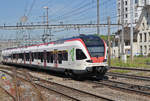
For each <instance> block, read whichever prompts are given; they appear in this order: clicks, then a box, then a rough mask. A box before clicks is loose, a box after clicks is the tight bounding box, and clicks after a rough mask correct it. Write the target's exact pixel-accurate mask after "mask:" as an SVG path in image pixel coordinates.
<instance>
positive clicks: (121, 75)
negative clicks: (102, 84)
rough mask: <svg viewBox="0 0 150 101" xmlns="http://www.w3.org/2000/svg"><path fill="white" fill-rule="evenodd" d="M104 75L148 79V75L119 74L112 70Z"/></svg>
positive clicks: (149, 78)
mask: <svg viewBox="0 0 150 101" xmlns="http://www.w3.org/2000/svg"><path fill="white" fill-rule="evenodd" d="M106 75H107V76H115V77H120V78H129V79H136V80H143V81H150V77H146V76H136V75H129V74H121V73H112V72H107V73H106Z"/></svg>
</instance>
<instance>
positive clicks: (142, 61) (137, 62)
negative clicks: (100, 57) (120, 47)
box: [111, 57, 150, 68]
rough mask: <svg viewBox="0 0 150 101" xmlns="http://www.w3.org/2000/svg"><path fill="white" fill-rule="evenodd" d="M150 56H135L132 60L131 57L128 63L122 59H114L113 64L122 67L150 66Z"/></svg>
mask: <svg viewBox="0 0 150 101" xmlns="http://www.w3.org/2000/svg"><path fill="white" fill-rule="evenodd" d="M148 64H150V57H134V60H133V61H131V59H130V58H128V59H127V63H124V62H122V61H120V60H119V59H112V60H111V66H120V67H135V68H136V67H137V68H138V67H139V68H140V67H144V68H150V65H148Z"/></svg>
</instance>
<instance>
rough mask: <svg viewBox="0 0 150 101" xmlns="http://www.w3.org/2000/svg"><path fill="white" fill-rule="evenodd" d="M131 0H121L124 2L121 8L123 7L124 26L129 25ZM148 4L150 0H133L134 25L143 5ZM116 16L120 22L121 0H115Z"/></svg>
mask: <svg viewBox="0 0 150 101" xmlns="http://www.w3.org/2000/svg"><path fill="white" fill-rule="evenodd" d="M130 1H131V0H123V2H124V4H123V9H124V23H125V26H126V27H130V22H131V20H130V16H131V2H130ZM149 4H150V0H133V5H134V13H133V16H134V21H133V23H134V25H133V26H135V25H136V23H137V22H138V20H139V17H140V15H141V13H142V9H143V7H144V5H149ZM117 8H118V9H117V16H118V22H121V17H120V15H121V0H117Z"/></svg>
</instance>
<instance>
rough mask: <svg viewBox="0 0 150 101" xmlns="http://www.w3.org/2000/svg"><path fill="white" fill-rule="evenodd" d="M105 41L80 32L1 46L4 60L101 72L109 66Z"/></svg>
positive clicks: (79, 73)
mask: <svg viewBox="0 0 150 101" xmlns="http://www.w3.org/2000/svg"><path fill="white" fill-rule="evenodd" d="M106 55H107V46H106V43H105V42H104V41H103V40H102V39H101V38H99V37H98V36H95V35H80V36H78V37H72V38H68V39H62V40H58V41H54V42H50V43H44V44H39V45H32V46H26V47H18V48H12V49H5V50H2V57H3V61H2V62H3V63H4V64H14V65H22V66H28V67H35V68H41V69H50V70H55V71H61V72H65V73H66V74H68V75H77V76H91V75H93V76H104V74H105V73H106V72H107V70H108V69H109V67H108V64H107V58H106Z"/></svg>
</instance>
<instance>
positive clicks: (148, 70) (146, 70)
mask: <svg viewBox="0 0 150 101" xmlns="http://www.w3.org/2000/svg"><path fill="white" fill-rule="evenodd" d="M110 69H121V70H132V71H143V72H150V69H141V68H128V67H110Z"/></svg>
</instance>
